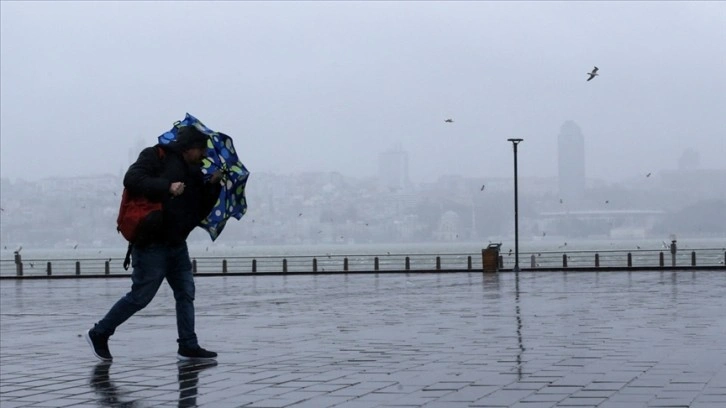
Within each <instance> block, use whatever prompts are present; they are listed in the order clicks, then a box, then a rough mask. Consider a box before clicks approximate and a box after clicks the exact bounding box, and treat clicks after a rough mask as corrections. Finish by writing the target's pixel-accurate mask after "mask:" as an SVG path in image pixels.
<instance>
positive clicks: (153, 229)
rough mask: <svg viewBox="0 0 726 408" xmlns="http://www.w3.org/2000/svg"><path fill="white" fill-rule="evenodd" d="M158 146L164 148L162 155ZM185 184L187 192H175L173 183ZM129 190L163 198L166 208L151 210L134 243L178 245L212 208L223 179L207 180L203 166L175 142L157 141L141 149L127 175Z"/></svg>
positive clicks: (125, 184) (153, 198)
mask: <svg viewBox="0 0 726 408" xmlns="http://www.w3.org/2000/svg"><path fill="white" fill-rule="evenodd" d="M157 148H160V149H163V150H164V155H163V158H160V157H159V154H158V152H157V150H156V149H157ZM178 181H180V182H182V183H184V184H185V187H184V193H182V194H181V195H179V196H176V197H175V196H172V195H171V193H169V188H170V187H171V184H172V183H175V182H178ZM124 187H125V188H126V189H127V190H128V192H129V194H131V195H132V196H134V195H143V196H145V197H146V198H148V199H149V200H152V201H156V202H161V203H162V211H161V212H160V213H159V212H157V213H155V214H151V215H150V216H149V217H148V218H147V219H146V220H145V221H144V222H143V223H142V224H141V226H140V227H139V228H140V231H139V233H138V238H137V240H136V242H135V243H134V245H139V246H144V245H148V244H151V243H162V244H168V245H178V244H181V243H184V242H185V241H186V239H187V237H188V236H189V233H191V232H192V230H193V229H194V228H195V227H197V226H198V225H199V223H200V222H201V221H202V220H203V219H204V218H205V217H206V216H207V215H209V213H210V212H211V211H212V207H214V204H215V203H216V201H217V197H219V192H220V189H221V185H220V184H219V183H215V184H210V183H205V182H204V178H203V174H202V171H201V168H200V167H199V166H196V165H190V164H187V163H186V162H185V161H184V158H183V157H182V155H181V152H179V151H178V148H177V147H176V146H174V145H161V144H160V145H156V146H154V147H147V148H146V149H144V150H142V151H141V154H139V158H138V159H137V160H136V162H135V163H134V164H132V165H131V167H129V169H128V171H127V172H126V175H125V176H124Z"/></svg>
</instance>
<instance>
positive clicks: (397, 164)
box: [378, 146, 410, 190]
mask: <svg viewBox="0 0 726 408" xmlns="http://www.w3.org/2000/svg"><path fill="white" fill-rule="evenodd" d="M378 178H379V180H380V181H381V182H382V185H384V186H386V187H388V188H390V189H395V190H400V189H403V188H406V187H408V186H409V184H410V181H409V178H408V153H407V152H406V151H405V150H403V148H401V146H396V147H395V148H394V149H391V150H388V151H386V152H383V153H381V154H380V155H379V156H378Z"/></svg>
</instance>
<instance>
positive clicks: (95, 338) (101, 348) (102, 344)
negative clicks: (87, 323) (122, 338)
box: [84, 330, 113, 361]
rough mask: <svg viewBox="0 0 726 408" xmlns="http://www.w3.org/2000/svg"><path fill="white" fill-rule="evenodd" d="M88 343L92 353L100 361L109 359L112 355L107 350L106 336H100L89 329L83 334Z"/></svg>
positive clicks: (111, 358)
mask: <svg viewBox="0 0 726 408" xmlns="http://www.w3.org/2000/svg"><path fill="white" fill-rule="evenodd" d="M84 337H85V338H86V341H87V342H88V344H90V345H91V349H92V350H93V355H95V356H96V358H98V359H99V360H101V361H111V360H113V357H112V356H111V352H110V351H109V350H108V337H103V336H100V335H98V334H96V333H94V332H92V331H91V330H88V331H87V332H86V334H85V335H84Z"/></svg>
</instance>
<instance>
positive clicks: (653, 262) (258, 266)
mask: <svg viewBox="0 0 726 408" xmlns="http://www.w3.org/2000/svg"><path fill="white" fill-rule="evenodd" d="M484 251H487V249H484V250H482V252H481V253H440V254H437V253H426V254H420V253H419V254H392V253H385V254H378V255H367V254H366V255H360V254H349V255H341V254H336V255H333V254H326V255H317V256H314V255H313V256H307V255H306V256H301V255H295V256H260V257H251V256H239V257H235V256H231V257H219V256H204V257H193V258H192V266H193V270H194V273H195V274H197V275H210V276H211V275H224V274H229V275H246V274H296V273H297V274H303V273H317V274H327V273H382V272H394V273H395V272H463V271H474V272H476V271H479V272H482V271H484V270H486V268H484V267H483V259H484ZM122 264H123V259H122V258H104V259H100V258H84V259H24V258H22V257H21V256H19V254H18V255H16V257H15V259H13V260H0V278H22V277H28V278H42V277H104V276H111V277H113V276H115V277H118V276H129V275H130V274H131V270H124V269H123V267H122ZM725 264H726V250H724V248H699V249H688V250H680V251H678V252H677V253H676V254H675V255H673V254H671V253H670V252H669V251H667V250H666V251H660V250H634V251H633V250H603V251H592V250H585V251H567V252H564V251H538V252H520V257H519V265H520V269H521V270H525V271H551V270H583V271H585V270H639V269H673V268H678V269H681V268H682V269H709V270H710V269H714V270H726V266H725ZM513 267H514V255H513V254H511V253H508V252H506V253H505V252H502V253H499V254H498V270H499V271H509V270H512V268H513Z"/></svg>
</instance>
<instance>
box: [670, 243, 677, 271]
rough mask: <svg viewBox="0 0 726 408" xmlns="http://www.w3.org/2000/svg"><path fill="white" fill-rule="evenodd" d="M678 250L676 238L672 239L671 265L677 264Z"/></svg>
mask: <svg viewBox="0 0 726 408" xmlns="http://www.w3.org/2000/svg"><path fill="white" fill-rule="evenodd" d="M677 250H678V247H677V245H676V240H675V239H674V240H672V241H671V264H672V265H671V266H673V267H675V266H676V252H677Z"/></svg>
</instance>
